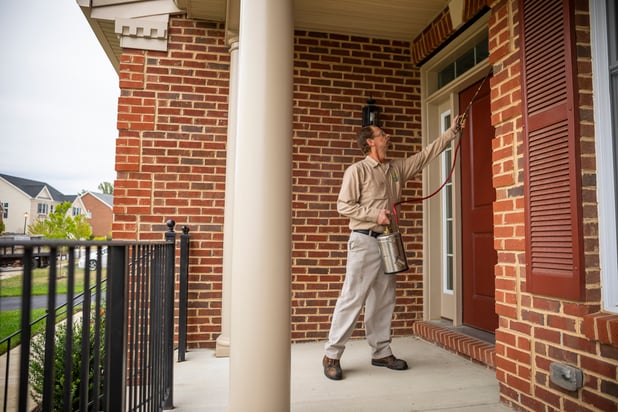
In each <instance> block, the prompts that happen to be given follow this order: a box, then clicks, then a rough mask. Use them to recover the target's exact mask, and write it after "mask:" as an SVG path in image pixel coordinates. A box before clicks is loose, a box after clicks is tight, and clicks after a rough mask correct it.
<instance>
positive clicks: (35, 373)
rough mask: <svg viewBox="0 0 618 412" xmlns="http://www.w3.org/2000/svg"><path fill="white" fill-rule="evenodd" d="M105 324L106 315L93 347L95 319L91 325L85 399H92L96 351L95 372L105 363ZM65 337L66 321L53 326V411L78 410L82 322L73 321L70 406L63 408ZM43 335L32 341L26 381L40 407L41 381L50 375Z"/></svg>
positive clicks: (102, 317) (101, 382)
mask: <svg viewBox="0 0 618 412" xmlns="http://www.w3.org/2000/svg"><path fill="white" fill-rule="evenodd" d="M104 325H105V318H104V316H101V332H100V337H101V338H100V345H99V347H98V348H95V343H94V332H95V329H94V322H91V324H90V351H89V352H90V354H89V364H88V399H89V400H90V401H92V397H93V378H94V374H95V372H97V371H95V367H94V361H95V351H98V353H99V368H98V372H99V373H100V374H101V375H102V371H103V364H104V358H105V355H104V337H105V333H104V330H105V329H104ZM66 340H67V323H66V322H64V323H62V324H59V325H58V326H57V327H56V336H55V337H54V344H55V355H54V370H55V375H54V384H53V387H54V389H53V408H52V411H64V410H73V411H74V410H78V409H79V400H80V391H81V387H82V382H81V376H80V369H81V345H82V321H81V320H78V321H75V322H74V323H73V350H72V352H73V353H72V354H71V359H72V367H71V379H70V383H71V407H69V408H65V407H64V387H65V384H68V379H66V377H65V372H64V365H65V359H68V358H67V354H66ZM44 366H45V334H44V333H43V334H40V335H37V336H36V337H35V338H34V339H33V340H32V346H31V359H30V375H29V382H30V386H31V390H30V395H31V396H32V399H33V400H34V402H35V403H36V404H37V405H38V407H39V408H40V406H41V403H42V401H43V383H44V381H45V377H46V376H50V373H49V371H47V373H46V371H45V368H44ZM99 383H100V387H99V395H101V394H102V393H103V392H102V391H103V379H102V376H101V378H100V381H99Z"/></svg>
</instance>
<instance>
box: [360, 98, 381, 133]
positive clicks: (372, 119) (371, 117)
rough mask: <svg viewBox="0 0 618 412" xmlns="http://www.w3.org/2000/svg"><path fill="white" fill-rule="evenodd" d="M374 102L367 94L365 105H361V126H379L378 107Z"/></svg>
mask: <svg viewBox="0 0 618 412" xmlns="http://www.w3.org/2000/svg"><path fill="white" fill-rule="evenodd" d="M375 102H376V101H375V100H374V99H373V97H371V96H369V99H367V105H366V106H365V107H363V127H365V126H371V125H374V126H378V127H380V120H379V119H378V114H379V113H380V107H379V106H376V105H375Z"/></svg>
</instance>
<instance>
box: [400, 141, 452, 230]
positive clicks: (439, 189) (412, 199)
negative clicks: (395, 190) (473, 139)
mask: <svg viewBox="0 0 618 412" xmlns="http://www.w3.org/2000/svg"><path fill="white" fill-rule="evenodd" d="M460 148H461V137H460V138H459V141H458V142H457V146H456V147H455V154H454V156H453V164H452V165H451V170H450V171H449V172H448V176H447V177H446V179H445V180H444V182H443V183H442V184H441V185H440V187H439V188H437V189H436V190H435V191H434V192H433V193H431V194H429V195H427V196H423V197H414V198H411V199H404V200H400V201H399V202H397V203H393V216H395V223H397V224H399V216H397V206H399V205H401V204H403V203H412V202H422V201H423V200H426V199H429V198H431V197H434V196H435V195H437V194H438V193H439V192H440V191H441V190H442V188H443V187H444V186H446V184H447V183H448V181H449V180H451V177H452V176H453V172H454V171H455V165H456V164H457V153H458V152H459V150H460Z"/></svg>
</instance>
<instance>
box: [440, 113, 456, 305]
mask: <svg viewBox="0 0 618 412" xmlns="http://www.w3.org/2000/svg"><path fill="white" fill-rule="evenodd" d="M440 117H441V119H442V120H441V126H440V127H441V132H442V133H444V132H445V131H446V130H447V129H448V128H449V127H451V113H450V112H445V113H443V114H442V115H441V116H440ZM452 162H453V149H452V148H451V146H450V145H449V146H448V147H447V148H446V150H444V152H442V170H441V175H442V176H441V181H442V182H443V181H445V180H446V178H447V177H448V175H449V172H450V170H451V163H452ZM443 190H444V196H442V250H443V253H442V256H443V258H442V259H443V262H442V268H443V269H442V292H443V293H448V294H451V295H452V294H453V288H454V286H453V277H454V259H455V257H454V254H453V253H454V252H453V182H452V181H451V180H450V179H449V181H448V182H447V183H446V185H444V188H443Z"/></svg>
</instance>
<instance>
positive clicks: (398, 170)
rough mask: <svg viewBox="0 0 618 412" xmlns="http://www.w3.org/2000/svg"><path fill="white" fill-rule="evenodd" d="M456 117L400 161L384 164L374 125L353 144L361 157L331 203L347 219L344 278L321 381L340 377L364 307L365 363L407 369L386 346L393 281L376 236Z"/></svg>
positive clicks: (454, 129) (451, 132)
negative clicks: (369, 356) (367, 348)
mask: <svg viewBox="0 0 618 412" xmlns="http://www.w3.org/2000/svg"><path fill="white" fill-rule="evenodd" d="M459 119H460V117H459V116H457V117H456V118H454V119H453V121H452V123H451V127H450V129H448V130H447V131H446V132H445V133H444V134H443V135H442V136H440V137H439V138H438V139H436V140H435V141H434V142H432V143H431V144H429V145H427V147H425V149H424V150H422V151H421V152H419V153H417V154H415V155H412V156H410V157H408V158H405V159H396V160H392V161H386V152H387V149H388V145H389V140H390V135H388V134H386V133H384V131H383V130H381V129H380V128H379V127H377V126H373V125H372V126H366V127H363V128H362V129H361V131H360V132H359V134H358V137H357V139H358V144H359V145H360V147H361V150H362V151H363V154H366V155H367V156H366V157H365V158H364V159H363V160H361V161H359V162H356V163H354V164H353V165H351V166H350V167H348V169H347V170H346V171H345V173H344V176H343V183H342V185H341V190H340V192H339V198H338V199H337V210H338V211H339V213H340V214H342V215H344V216H347V217H348V218H349V219H350V229H351V230H352V232H351V233H350V238H349V240H348V257H347V264H346V276H345V281H344V283H343V288H342V290H341V294H340V296H339V299H337V304H336V306H335V311H334V313H333V318H332V323H331V327H330V332H329V335H328V341H327V342H326V345H325V355H324V358H323V360H322V365H323V367H324V374H325V375H326V377H327V378H329V379H333V380H340V379H342V378H343V372H342V370H341V364H340V361H339V360H340V359H341V355H342V354H343V351H344V349H345V344H346V342H347V341H348V339H350V336H352V332H353V331H354V327H355V325H356V321H357V319H358V316H359V314H360V312H361V309H362V307H363V305H365V332H366V336H367V342H368V343H369V346H371V349H372V359H371V364H372V365H374V366H383V367H387V368H389V369H394V370H405V369H408V364H407V363H406V361H405V360H402V359H397V358H396V357H395V356H394V355H393V353H392V351H391V347H390V343H391V320H392V316H393V311H394V308H395V276H394V275H386V274H384V268H383V264H382V258H381V256H380V250H379V246H378V241H377V239H376V237H377V236H378V235H380V234H381V233H382V232H383V231H384V229H385V228H386V227H388V226H389V225H390V222H391V220H390V219H391V208H392V206H393V205H394V204H395V203H397V202H399V201H400V199H401V192H402V189H403V187H404V185H405V183H406V181H407V180H409V179H410V178H412V177H413V176H415V175H416V174H417V173H419V172H420V171H421V170H422V169H423V168H424V167H425V166H426V165H427V164H428V163H429V162H430V161H431V160H432V159H434V158H436V157H437V156H438V155H439V154H440V153H442V151H444V149H446V147H447V146H448V145H449V143H450V142H451V140H453V139H455V138H456V137H457V136H458V135H459V134H460V132H461V122H460V121H459Z"/></svg>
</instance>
